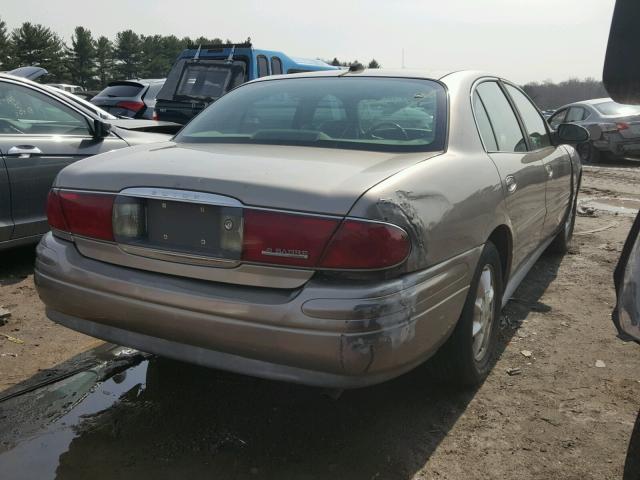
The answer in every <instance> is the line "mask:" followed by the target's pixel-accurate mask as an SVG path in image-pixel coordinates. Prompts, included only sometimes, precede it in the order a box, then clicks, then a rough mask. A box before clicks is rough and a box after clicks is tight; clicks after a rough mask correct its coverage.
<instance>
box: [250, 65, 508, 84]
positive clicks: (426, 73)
mask: <svg viewBox="0 0 640 480" xmlns="http://www.w3.org/2000/svg"><path fill="white" fill-rule="evenodd" d="M449 75H456V76H461V77H467V78H480V77H491V78H500V77H499V76H497V75H493V74H490V73H486V72H482V71H478V70H408V69H387V68H365V69H361V70H353V71H352V70H349V69H342V70H320V71H314V72H304V73H294V74H286V75H270V76H266V77H261V78H258V79H256V80H252V82H260V81H268V80H270V79H274V78H289V77H293V78H307V77H308V78H313V77H346V76H348V77H357V76H363V77H388V78H423V79H425V80H442V79H444V78H445V77H447V76H449ZM252 82H250V83H252Z"/></svg>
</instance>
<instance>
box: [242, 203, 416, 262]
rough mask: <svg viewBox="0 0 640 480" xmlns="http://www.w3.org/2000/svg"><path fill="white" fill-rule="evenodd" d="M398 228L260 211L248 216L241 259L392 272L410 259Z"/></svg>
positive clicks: (381, 224)
mask: <svg viewBox="0 0 640 480" xmlns="http://www.w3.org/2000/svg"><path fill="white" fill-rule="evenodd" d="M410 250H411V244H410V241H409V238H408V236H407V233H406V232H405V231H404V230H402V229H401V228H399V227H396V226H395V225H390V224H387V223H379V222H370V221H364V220H354V219H348V220H344V221H341V220H339V219H334V218H325V217H314V216H306V215H294V214H288V213H279V212H267V211H260V210H246V211H245V213H244V241H243V252H242V260H244V261H249V262H259V263H269V264H275V265H288V266H298V267H306V268H317V269H335V270H347V269H351V270H353V269H356V270H372V269H383V268H389V267H392V266H394V265H397V264H399V263H401V262H402V261H403V260H405V259H406V258H407V256H408V255H409V251H410Z"/></svg>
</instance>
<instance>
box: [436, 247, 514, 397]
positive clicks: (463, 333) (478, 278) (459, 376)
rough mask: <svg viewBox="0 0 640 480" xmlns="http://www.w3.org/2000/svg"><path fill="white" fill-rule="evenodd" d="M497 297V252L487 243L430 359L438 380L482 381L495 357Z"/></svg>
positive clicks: (499, 277) (472, 383) (499, 275)
mask: <svg viewBox="0 0 640 480" xmlns="http://www.w3.org/2000/svg"><path fill="white" fill-rule="evenodd" d="M501 300H502V268H501V264H500V255H499V254H498V250H497V249H496V247H495V245H493V243H491V242H487V244H486V245H485V247H484V250H483V251H482V254H481V256H480V261H479V262H478V267H477V269H476V272H475V274H474V276H473V279H472V282H471V287H470V289H469V293H468V294H467V299H466V301H465V304H464V307H463V309H462V314H461V315H460V319H459V320H458V323H457V325H456V327H455V329H454V331H453V333H452V334H451V337H449V339H448V340H447V342H446V343H445V344H444V345H443V346H442V347H441V348H440V350H439V351H438V352H437V353H436V355H435V356H434V357H433V359H432V360H431V361H430V368H431V371H432V373H433V374H434V375H435V376H436V377H437V378H438V379H440V380H442V381H446V382H449V383H454V384H457V385H461V386H477V385H479V384H480V383H482V382H483V381H484V379H485V378H486V377H487V375H488V374H489V371H490V370H491V367H492V365H493V361H494V359H495V350H496V343H497V334H498V319H499V318H500V310H501V307H502V302H501Z"/></svg>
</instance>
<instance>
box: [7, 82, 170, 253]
mask: <svg viewBox="0 0 640 480" xmlns="http://www.w3.org/2000/svg"><path fill="white" fill-rule="evenodd" d="M179 128H180V126H179V125H176V124H170V123H160V122H152V121H146V120H144V121H135V120H118V119H116V117H114V116H112V115H110V114H108V113H106V112H104V111H102V110H100V109H99V108H97V107H96V106H94V105H91V104H90V103H88V102H86V101H85V100H83V99H81V98H78V97H76V96H74V95H73V94H71V93H68V92H65V91H61V90H58V89H56V88H54V87H47V86H44V85H40V84H37V83H34V82H32V81H29V80H25V79H23V78H18V77H15V76H12V75H3V74H0V250H3V249H6V248H9V247H13V246H16V245H21V244H27V243H36V242H37V241H38V240H39V239H40V236H41V235H42V234H44V233H46V232H47V231H48V230H49V226H48V225H47V218H46V213H45V205H46V200H47V194H48V193H49V189H50V188H51V184H52V183H53V179H54V178H55V177H56V175H57V174H58V172H59V171H60V170H61V169H62V168H64V167H65V166H67V165H69V164H71V163H73V162H75V161H77V160H79V159H81V158H85V157H88V156H91V155H96V154H98V153H102V152H108V151H110V150H115V149H119V148H124V147H128V146H130V145H136V144H141V143H149V142H157V141H165V140H167V139H169V138H170V137H169V136H168V135H167V133H172V132H173V133H175V132H176V131H177V129H179ZM154 132H163V133H164V134H159V133H154Z"/></svg>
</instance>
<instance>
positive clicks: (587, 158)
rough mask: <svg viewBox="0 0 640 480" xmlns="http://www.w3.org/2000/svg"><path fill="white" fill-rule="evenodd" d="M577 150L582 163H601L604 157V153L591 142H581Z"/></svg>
mask: <svg viewBox="0 0 640 480" xmlns="http://www.w3.org/2000/svg"><path fill="white" fill-rule="evenodd" d="M576 150H577V151H578V154H579V155H580V160H581V161H582V163H599V162H600V160H601V159H602V153H601V152H600V150H598V149H597V148H596V147H594V146H593V143H591V142H585V143H581V144H579V145H577V146H576Z"/></svg>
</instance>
